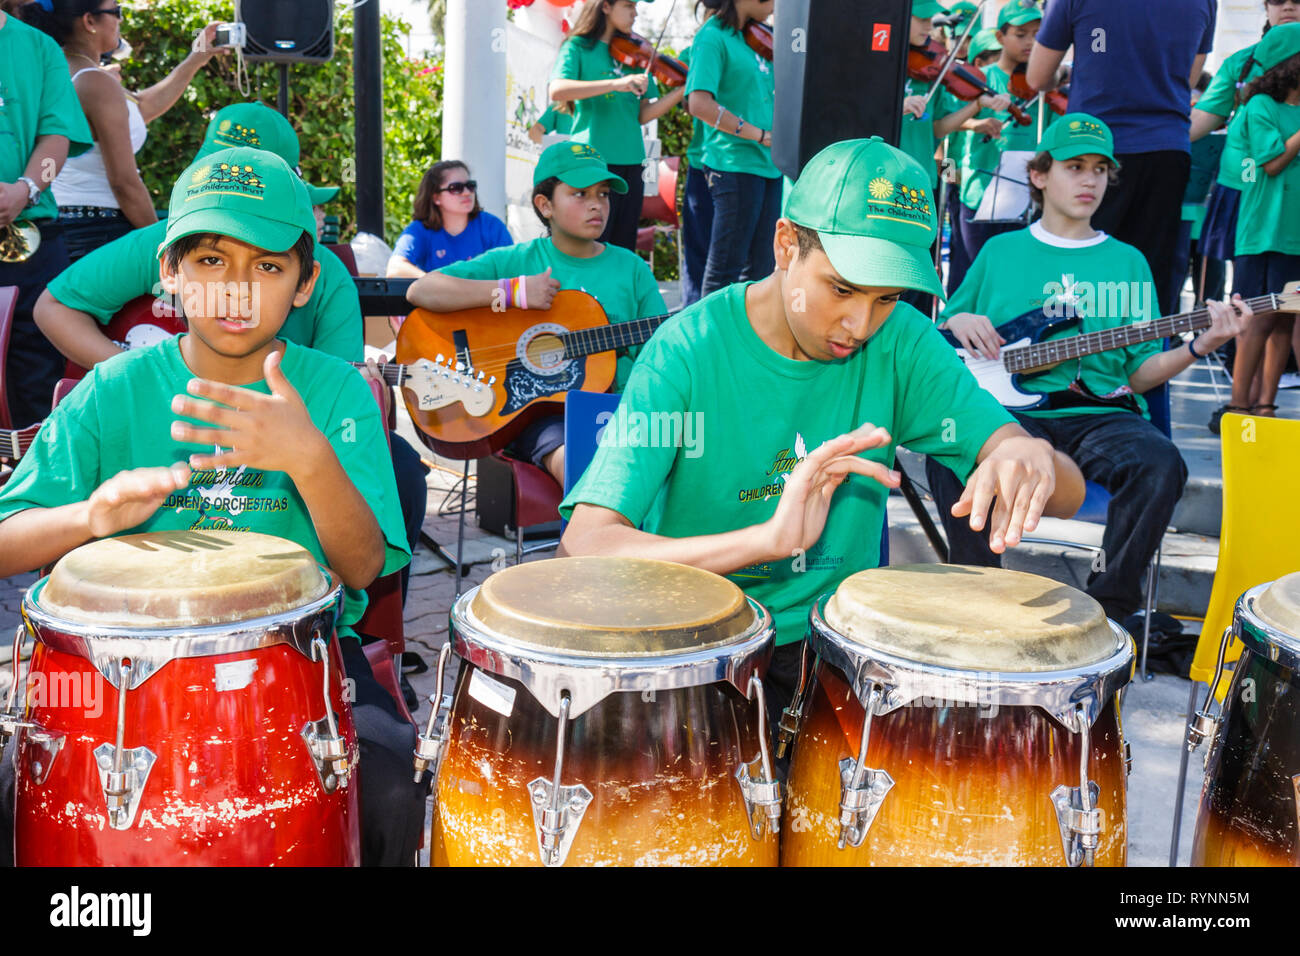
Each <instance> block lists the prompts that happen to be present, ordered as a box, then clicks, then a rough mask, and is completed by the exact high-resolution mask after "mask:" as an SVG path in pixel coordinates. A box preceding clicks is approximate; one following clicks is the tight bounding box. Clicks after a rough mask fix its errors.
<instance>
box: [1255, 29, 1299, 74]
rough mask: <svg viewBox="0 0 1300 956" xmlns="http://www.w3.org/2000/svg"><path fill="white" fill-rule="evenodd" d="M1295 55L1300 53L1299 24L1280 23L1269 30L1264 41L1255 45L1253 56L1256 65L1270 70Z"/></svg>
mask: <svg viewBox="0 0 1300 956" xmlns="http://www.w3.org/2000/svg"><path fill="white" fill-rule="evenodd" d="M1297 53H1300V23H1282V24H1279V25H1278V26H1275V27H1270V28H1269V31H1268V32H1267V33H1265V34H1264V39H1262V40H1260V41H1259V43H1257V44H1256V45H1255V52H1254V54H1253V55H1254V58H1255V62H1256V63H1258V64H1259V65H1260V66H1261V67H1263V68H1264V69H1265V70H1271V69H1273V67H1275V66H1277V65H1278V64H1279V63H1281V62H1282V61H1283V60H1285V59H1287V58H1288V57H1292V56H1295V54H1297Z"/></svg>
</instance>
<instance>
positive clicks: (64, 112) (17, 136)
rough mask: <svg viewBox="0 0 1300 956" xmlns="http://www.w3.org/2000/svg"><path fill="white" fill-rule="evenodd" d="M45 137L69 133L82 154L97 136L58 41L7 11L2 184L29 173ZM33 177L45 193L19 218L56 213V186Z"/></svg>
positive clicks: (0, 117)
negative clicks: (41, 139)
mask: <svg viewBox="0 0 1300 956" xmlns="http://www.w3.org/2000/svg"><path fill="white" fill-rule="evenodd" d="M41 136H66V137H68V140H69V148H68V155H69V156H79V155H81V154H82V153H84V152H85V151H86V150H88V149H90V146H91V144H92V143H93V141H94V140H93V137H92V135H91V132H90V126H89V125H88V124H87V123H86V115H85V114H84V113H83V112H82V111H81V103H80V101H78V99H77V91H76V90H75V89H73V86H72V77H71V75H70V74H69V73H68V61H67V60H66V59H64V57H63V53H62V52H61V51H60V50H59V46H58V44H57V43H55V42H54V41H53V40H52V39H50V37H48V36H46V35H45V34H44V33H42V32H41V31H40V30H36V29H34V28H32V27H29V26H28V25H27V24H25V23H23V22H22V21H21V20H19V19H18V18H17V17H15V16H14V15H13V14H8V15H7V16H6V17H5V22H4V26H2V27H0V183H12V182H15V181H17V179H18V177H19V176H22V175H24V173H25V171H26V169H27V163H28V161H29V160H30V159H31V155H32V149H33V148H34V147H35V146H36V140H37V139H38V138H39V137H41ZM51 172H53V171H51ZM32 178H33V179H35V180H36V181H37V184H38V185H39V186H41V198H40V200H39V201H38V202H37V203H36V205H35V206H34V207H33V208H31V209H24V210H23V211H22V212H20V213H19V216H20V218H23V219H54V218H56V217H57V216H58V214H59V206H58V203H56V202H55V201H54V190H52V189H50V188H49V182H44V183H43V182H41V177H40V176H33V177H32ZM53 179H54V177H53V175H51V176H50V181H51V182H52V181H53Z"/></svg>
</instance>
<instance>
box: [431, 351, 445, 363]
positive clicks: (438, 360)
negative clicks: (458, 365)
mask: <svg viewBox="0 0 1300 956" xmlns="http://www.w3.org/2000/svg"><path fill="white" fill-rule="evenodd" d="M443 361H444V356H443V354H442V353H441V352H439V353H438V357H437V358H436V359H434V360H433V362H434V364H435V365H441V364H442V363H443Z"/></svg>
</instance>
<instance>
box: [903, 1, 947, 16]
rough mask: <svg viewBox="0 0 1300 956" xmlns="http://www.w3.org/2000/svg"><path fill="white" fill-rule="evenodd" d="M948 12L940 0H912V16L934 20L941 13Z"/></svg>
mask: <svg viewBox="0 0 1300 956" xmlns="http://www.w3.org/2000/svg"><path fill="white" fill-rule="evenodd" d="M947 12H948V11H947V10H945V9H944V8H943V5H942V4H940V3H939V0H912V16H914V17H921V18H923V19H925V20H932V19H934V18H935V17H937V16H938V15H939V14H941V13H947Z"/></svg>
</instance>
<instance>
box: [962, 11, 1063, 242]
mask: <svg viewBox="0 0 1300 956" xmlns="http://www.w3.org/2000/svg"><path fill="white" fill-rule="evenodd" d="M1042 19H1043V14H1042V11H1041V10H1039V9H1038V7H1037V6H1036V5H1035V4H1034V3H1033V2H1031V0H1010V2H1008V3H1007V4H1006V6H1004V7H1003V8H1002V9H1001V10H1000V11H998V25H997V30H996V32H995V35H996V37H997V41H998V43H999V44H1001V47H1002V49H1001V52H1000V53H999V54H998V60H997V62H996V63H993V64H991V65H989V66H986V67H985V68H984V77H985V79H986V80H987V81H988V84H989V87H990V88H991V89H994V90H997V91H998V92H999V93H1007V92H1009V91H1010V89H1011V74H1012V73H1013V72H1014V71H1015V69H1016V67H1018V66H1023V65H1024V64H1026V63H1028V62H1029V52H1030V51H1031V50H1032V49H1033V47H1034V37H1035V36H1037V35H1038V28H1039V26H1040V25H1041V24H1042ZM1045 109H1046V107H1044V106H1043V104H1042V103H1041V102H1040V103H1037V104H1028V105H1025V107H1024V110H1025V112H1026V113H1028V114H1029V118H1030V120H1031V122H1030V123H1029V124H1028V125H1027V126H1022V125H1020V124H1019V123H1017V122H1016V121H1015V120H1014V119H1012V117H1011V114H1010V113H1009V112H994V111H991V110H981V111H980V113H979V115H978V116H976V117H975V119H976V120H977V121H979V120H986V119H995V120H997V121H998V123H999V124H1001V126H1002V132H1001V135H998V136H989V135H988V133H987V132H984V133H971V134H970V135H968V136H967V137H966V140H965V143H964V144H963V146H964V149H963V154H962V159H961V202H962V207H963V208H962V209H961V210H959V215H958V219H957V222H958V226H959V227H960V228H961V241H962V245H963V247H964V248H965V250H966V254H967V255H968V256H969V257H970V259H971V260H974V259H975V257H976V256H978V255H979V251H980V249H981V248H982V247H983V245H984V243H986V242H987V241H988V240H989V239H991V238H992V237H993V236H997V235H1000V234H1002V233H1004V232H1010V231H1011V230H1013V229H1018V228H1020V225H1019V224H1018V223H1013V222H1012V223H1009V222H981V221H976V220H974V219H973V218H972V217H973V216H974V215H975V213H976V211H977V210H978V209H979V207H980V201H981V200H982V199H983V198H984V192H985V190H986V189H988V188H990V186H991V184H992V182H993V175H994V173H996V172H997V169H998V164H999V163H1000V162H1001V160H1002V154H1003V153H1004V152H1006V151H1008V150H1032V149H1033V148H1034V146H1035V144H1036V143H1037V142H1038V123H1039V113H1040V112H1042V111H1044V110H1045ZM1055 118H1056V116H1055V114H1054V113H1052V111H1051V110H1046V112H1044V113H1043V116H1042V122H1043V123H1044V128H1046V126H1047V125H1050V124H1051V123H1052V122H1053V120H1054V119H1055Z"/></svg>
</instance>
